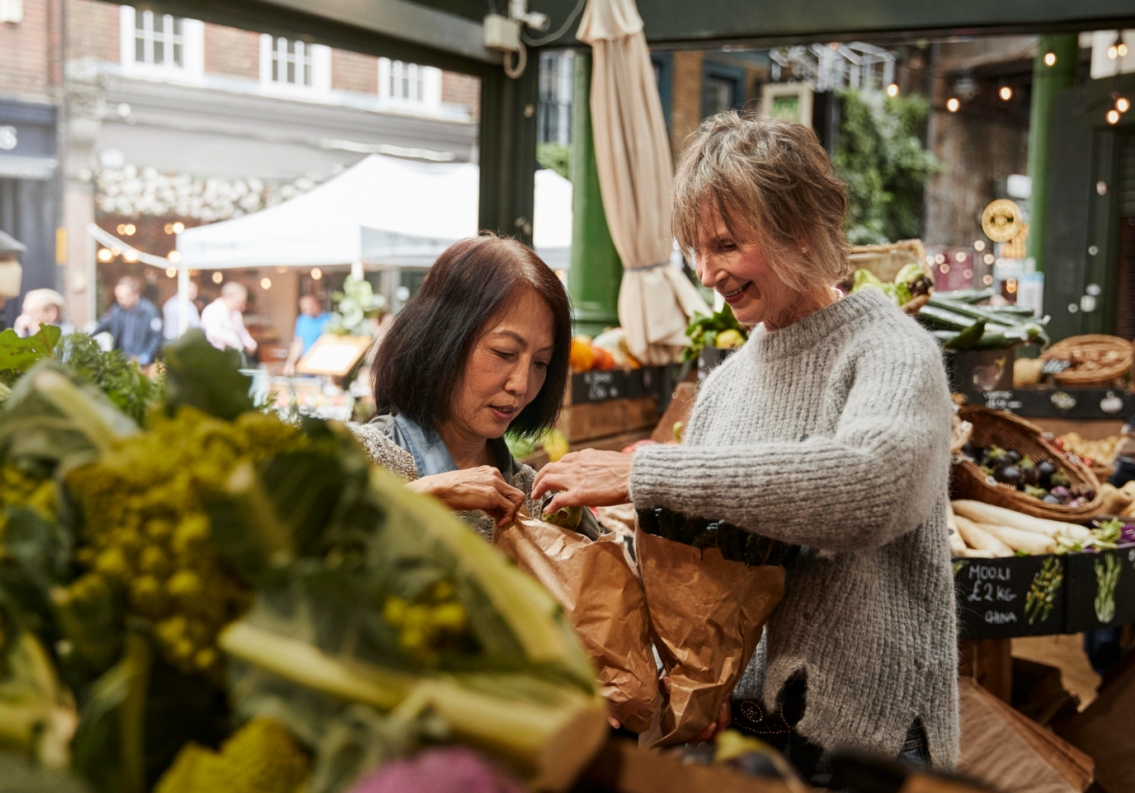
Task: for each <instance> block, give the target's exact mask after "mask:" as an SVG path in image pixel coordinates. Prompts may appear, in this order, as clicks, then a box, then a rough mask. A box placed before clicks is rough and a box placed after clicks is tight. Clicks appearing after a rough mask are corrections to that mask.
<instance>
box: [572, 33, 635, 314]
mask: <svg viewBox="0 0 1135 793" xmlns="http://www.w3.org/2000/svg"><path fill="white" fill-rule="evenodd" d="M572 114H573V116H572V127H571V183H572V230H571V271H570V273H569V275H568V291H569V292H570V294H571V302H572V306H573V307H574V309H575V329H576V332H577V333H586V334H588V335H595V334H597V333H601V332H602V331H603V330H604V329H605V328H609V327H614V326H616V325H618V324H619V310H618V303H619V284H620V283H621V282H622V278H623V264H622V262H621V261H620V260H619V254H618V252H617V251H616V250H615V244H614V243H613V242H612V241H611V231H610V230H609V229H608V228H607V214H606V213H605V212H604V210H603V196H602V194H601V193H600V191H599V170H598V168H597V167H596V165H595V138H594V135H593V133H592V129H591V55H590V54H585V53H577V54H576V56H575V85H574V93H573V96H572Z"/></svg>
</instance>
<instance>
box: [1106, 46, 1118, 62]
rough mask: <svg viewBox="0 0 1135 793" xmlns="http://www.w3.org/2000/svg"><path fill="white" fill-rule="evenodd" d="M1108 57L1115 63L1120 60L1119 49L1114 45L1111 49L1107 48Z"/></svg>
mask: <svg viewBox="0 0 1135 793" xmlns="http://www.w3.org/2000/svg"><path fill="white" fill-rule="evenodd" d="M1107 57H1108V58H1110V59H1111V60H1113V61H1114V60H1115V59H1116V58H1118V57H1119V47H1117V46H1116V45H1114V44H1112V45H1111V46H1110V47H1108V48H1107Z"/></svg>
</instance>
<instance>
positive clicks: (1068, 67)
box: [1028, 33, 1079, 272]
mask: <svg viewBox="0 0 1135 793" xmlns="http://www.w3.org/2000/svg"><path fill="white" fill-rule="evenodd" d="M1078 49H1079V40H1078V36H1077V34H1075V33H1060V34H1057V35H1051V36H1041V37H1040V39H1039V40H1038V41H1037V45H1036V59H1035V60H1034V61H1033V100H1032V107H1031V109H1030V111H1029V176H1030V177H1031V178H1032V182H1033V189H1032V195H1031V196H1029V241H1028V255H1029V256H1031V257H1032V258H1033V259H1035V260H1036V269H1037V271H1038V272H1043V271H1044V264H1045V262H1044V237H1045V226H1046V221H1047V217H1046V215H1047V212H1048V158H1049V147H1048V141H1049V137H1050V135H1051V133H1052V103H1053V99H1054V98H1055V96H1056V94H1057V93H1058V92H1059V91H1062V90H1063V89H1065V88H1071V87H1072V86H1073V85H1075V83H1076V56H1077V52H1078ZM1050 55H1055V56H1056V62H1055V63H1053V64H1052V65H1049V64H1048V62H1047V60H1046V59H1050Z"/></svg>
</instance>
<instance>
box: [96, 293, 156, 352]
mask: <svg viewBox="0 0 1135 793" xmlns="http://www.w3.org/2000/svg"><path fill="white" fill-rule="evenodd" d="M114 300H115V303H114V305H113V306H111V308H110V311H109V312H107V314H106V315H105V316H104V317H103V318H102V319H100V320H99V323H98V325H96V326H95V329H94V330H93V331H91V335H92V336H97V335H99V334H100V333H109V334H110V335H111V336H112V337H113V338H114V349H116V350H122V352H123V353H124V354H125V355H126V356H127V357H129V358H131V359H133V360H135V361H137V362H138V365H139V366H149V365H150V364H152V363H153V362H154V359H155V358H156V357H157V355H158V348H159V347H161V343H162V315H161V312H159V311H158V307H157V306H155V305H154V304H153V303H151V302H150V301H149V300H147V299H146V298H144V297H142V285H141V284H140V283H139V282H138V279H137V278H134V277H133V276H130V275H127V276H123V277H122V278H120V279H119V280H118V285H117V286H115V287H114Z"/></svg>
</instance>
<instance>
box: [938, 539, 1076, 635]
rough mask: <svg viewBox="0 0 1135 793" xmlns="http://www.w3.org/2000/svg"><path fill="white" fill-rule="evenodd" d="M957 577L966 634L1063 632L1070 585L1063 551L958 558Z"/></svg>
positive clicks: (963, 629) (959, 616) (955, 574)
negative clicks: (1055, 554) (1067, 579)
mask: <svg viewBox="0 0 1135 793" xmlns="http://www.w3.org/2000/svg"><path fill="white" fill-rule="evenodd" d="M954 583H955V589H956V592H957V600H958V620H959V622H960V632H961V636H962V638H965V639H999V638H1004V637H1009V636H1038V635H1047V634H1055V633H1063V632H1064V603H1065V598H1066V596H1067V586H1066V585H1065V565H1064V560H1063V558H1062V557H1059V556H1013V557H1008V558H1004V559H955V560H954Z"/></svg>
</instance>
